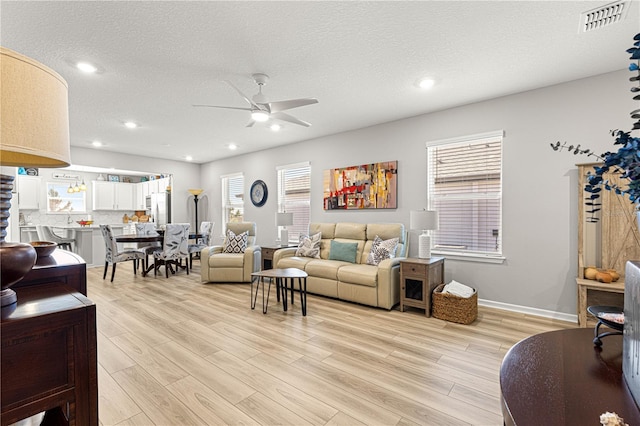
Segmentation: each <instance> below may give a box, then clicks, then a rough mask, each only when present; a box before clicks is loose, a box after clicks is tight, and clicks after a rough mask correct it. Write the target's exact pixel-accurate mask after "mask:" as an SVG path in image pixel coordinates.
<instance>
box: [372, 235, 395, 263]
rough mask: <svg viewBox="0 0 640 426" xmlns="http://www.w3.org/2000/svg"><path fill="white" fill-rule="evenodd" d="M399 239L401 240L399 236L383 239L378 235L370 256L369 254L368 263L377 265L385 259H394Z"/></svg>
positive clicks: (374, 240)
mask: <svg viewBox="0 0 640 426" xmlns="http://www.w3.org/2000/svg"><path fill="white" fill-rule="evenodd" d="M398 241H400V239H399V238H391V239H389V240H384V241H383V240H382V238H380V237H379V236H377V235H376V237H375V238H374V239H373V245H371V251H369V256H367V265H374V266H377V265H378V264H379V263H380V262H382V261H383V260H385V259H393V258H394V257H395V256H396V248H397V247H398Z"/></svg>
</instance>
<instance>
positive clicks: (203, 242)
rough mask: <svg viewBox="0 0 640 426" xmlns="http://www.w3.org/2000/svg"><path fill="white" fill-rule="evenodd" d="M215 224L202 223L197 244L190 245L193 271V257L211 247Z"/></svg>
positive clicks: (190, 265) (190, 267) (190, 260)
mask: <svg viewBox="0 0 640 426" xmlns="http://www.w3.org/2000/svg"><path fill="white" fill-rule="evenodd" d="M214 224H215V222H202V223H201V224H200V235H202V237H201V238H198V240H197V241H196V243H195V244H189V269H193V255H194V253H198V254H199V253H200V252H201V251H202V249H203V248H205V247H208V246H210V245H211V242H212V241H213V225H214Z"/></svg>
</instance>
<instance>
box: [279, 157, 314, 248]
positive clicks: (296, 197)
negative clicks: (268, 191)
mask: <svg viewBox="0 0 640 426" xmlns="http://www.w3.org/2000/svg"><path fill="white" fill-rule="evenodd" d="M277 172H278V212H281V213H282V212H286V213H293V225H291V226H287V230H288V231H289V241H293V242H296V243H297V242H298V241H299V239H300V235H306V234H307V232H308V231H309V221H310V217H311V166H310V165H309V163H298V164H290V165H286V166H281V167H278V168H277Z"/></svg>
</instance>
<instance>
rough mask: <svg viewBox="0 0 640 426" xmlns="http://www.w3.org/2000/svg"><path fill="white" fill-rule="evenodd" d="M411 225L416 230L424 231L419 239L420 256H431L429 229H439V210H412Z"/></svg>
mask: <svg viewBox="0 0 640 426" xmlns="http://www.w3.org/2000/svg"><path fill="white" fill-rule="evenodd" d="M409 227H410V228H411V229H413V230H416V231H422V234H420V237H419V240H418V257H419V258H421V259H427V258H429V257H431V236H430V235H429V231H430V230H432V229H433V230H436V229H438V212H437V211H435V210H411V212H410V216H409Z"/></svg>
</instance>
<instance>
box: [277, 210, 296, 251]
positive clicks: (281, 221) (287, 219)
mask: <svg viewBox="0 0 640 426" xmlns="http://www.w3.org/2000/svg"><path fill="white" fill-rule="evenodd" d="M290 225H293V213H279V212H276V226H282V229H281V230H280V244H288V243H289V231H288V230H287V226H290Z"/></svg>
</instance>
